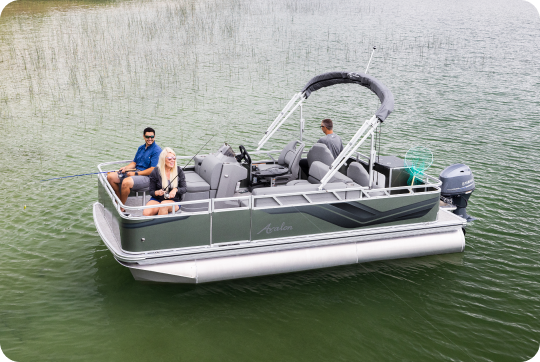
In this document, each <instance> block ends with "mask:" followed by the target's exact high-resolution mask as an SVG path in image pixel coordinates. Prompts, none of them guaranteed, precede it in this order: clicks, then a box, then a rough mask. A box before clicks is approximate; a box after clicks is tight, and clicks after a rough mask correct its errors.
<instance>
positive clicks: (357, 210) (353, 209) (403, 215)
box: [265, 198, 438, 229]
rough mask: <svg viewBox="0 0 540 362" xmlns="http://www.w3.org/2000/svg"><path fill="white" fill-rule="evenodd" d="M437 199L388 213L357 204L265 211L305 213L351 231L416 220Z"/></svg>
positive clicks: (347, 203)
mask: <svg viewBox="0 0 540 362" xmlns="http://www.w3.org/2000/svg"><path fill="white" fill-rule="evenodd" d="M436 201H438V198H434V199H429V200H424V201H420V202H417V203H414V204H411V205H406V206H402V207H399V208H396V209H393V210H389V211H382V212H381V211H377V210H375V209H373V208H371V207H369V206H366V205H363V204H360V203H358V202H351V203H349V202H346V203H336V204H329V205H313V206H303V207H297V208H290V207H287V208H280V209H270V210H265V212H267V213H269V214H290V213H295V212H301V213H305V214H308V215H311V216H314V217H316V218H318V219H321V220H324V221H326V222H329V223H331V224H334V225H337V226H340V227H343V228H347V229H351V228H357V227H362V226H371V225H377V224H383V223H389V222H394V221H401V220H408V219H416V218H419V217H422V216H425V215H426V214H427V213H428V212H429V211H430V210H431V209H432V208H433V206H434V205H435V202H436Z"/></svg>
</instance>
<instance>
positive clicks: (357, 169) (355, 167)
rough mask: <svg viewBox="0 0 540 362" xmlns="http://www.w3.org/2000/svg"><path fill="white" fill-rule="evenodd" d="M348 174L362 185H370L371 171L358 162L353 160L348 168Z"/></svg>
mask: <svg viewBox="0 0 540 362" xmlns="http://www.w3.org/2000/svg"><path fill="white" fill-rule="evenodd" d="M347 176H349V177H350V178H351V179H352V180H353V181H354V182H356V183H357V184H359V185H360V186H369V173H368V172H367V171H366V169H365V168H364V166H362V165H361V164H360V163H358V162H351V164H350V165H349V168H348V169H347Z"/></svg>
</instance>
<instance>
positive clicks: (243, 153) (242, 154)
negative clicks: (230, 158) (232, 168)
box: [236, 145, 253, 186]
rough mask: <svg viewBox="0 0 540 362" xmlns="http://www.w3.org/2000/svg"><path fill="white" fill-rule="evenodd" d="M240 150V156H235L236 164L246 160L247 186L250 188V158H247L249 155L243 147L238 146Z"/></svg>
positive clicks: (251, 179)
mask: <svg viewBox="0 0 540 362" xmlns="http://www.w3.org/2000/svg"><path fill="white" fill-rule="evenodd" d="M239 148H240V154H239V155H238V156H236V160H237V161H238V162H240V161H242V160H246V162H247V164H248V167H247V169H248V184H249V185H250V186H251V184H252V182H253V175H252V174H251V171H252V167H251V157H250V156H249V153H248V152H247V151H246V148H245V147H244V146H243V145H240V146H239Z"/></svg>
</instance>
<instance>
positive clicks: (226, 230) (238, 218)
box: [212, 210, 251, 244]
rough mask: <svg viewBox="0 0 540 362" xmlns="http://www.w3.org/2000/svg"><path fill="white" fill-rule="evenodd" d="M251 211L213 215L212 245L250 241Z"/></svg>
mask: <svg viewBox="0 0 540 362" xmlns="http://www.w3.org/2000/svg"><path fill="white" fill-rule="evenodd" d="M250 228H251V211H250V210H228V211H220V212H214V213H213V214H212V244H217V243H227V242H234V241H243V240H249V238H250Z"/></svg>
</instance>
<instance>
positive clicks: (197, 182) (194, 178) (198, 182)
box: [185, 171, 210, 192]
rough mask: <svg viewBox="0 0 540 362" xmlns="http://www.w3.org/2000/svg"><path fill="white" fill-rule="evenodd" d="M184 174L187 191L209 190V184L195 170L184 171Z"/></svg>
mask: <svg viewBox="0 0 540 362" xmlns="http://www.w3.org/2000/svg"><path fill="white" fill-rule="evenodd" d="M185 175H186V184H187V192H202V191H210V184H208V182H206V181H205V180H204V179H203V178H202V177H201V176H199V175H198V174H197V173H196V172H193V171H188V172H185Z"/></svg>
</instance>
